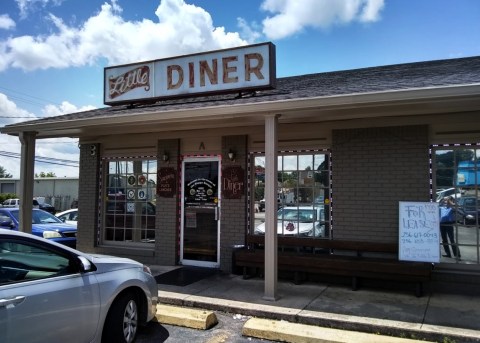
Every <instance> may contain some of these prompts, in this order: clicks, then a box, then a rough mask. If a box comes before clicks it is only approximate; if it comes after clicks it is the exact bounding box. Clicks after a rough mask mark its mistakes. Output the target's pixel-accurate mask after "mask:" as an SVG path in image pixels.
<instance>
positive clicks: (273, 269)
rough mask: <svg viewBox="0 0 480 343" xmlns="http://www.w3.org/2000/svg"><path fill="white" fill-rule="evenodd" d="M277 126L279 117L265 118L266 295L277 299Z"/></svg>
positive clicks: (268, 297)
mask: <svg viewBox="0 0 480 343" xmlns="http://www.w3.org/2000/svg"><path fill="white" fill-rule="evenodd" d="M277 124H278V115H267V116H265V295H264V297H263V298H264V299H266V300H271V301H275V300H277V299H278V297H277V279H278V275H277V274H278V273H277V170H278V166H277V144H278V143H277Z"/></svg>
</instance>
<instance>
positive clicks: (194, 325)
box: [156, 304, 218, 330]
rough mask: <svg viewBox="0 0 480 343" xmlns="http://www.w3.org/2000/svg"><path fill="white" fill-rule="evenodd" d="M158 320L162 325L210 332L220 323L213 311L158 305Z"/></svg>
mask: <svg viewBox="0 0 480 343" xmlns="http://www.w3.org/2000/svg"><path fill="white" fill-rule="evenodd" d="M156 317H157V320H158V322H159V323H161V324H169V325H176V326H184V327H187V328H191V329H198V330H208V329H210V328H211V327H212V326H214V325H216V324H217V323H218V320H217V316H216V315H215V313H214V312H213V311H208V310H202V309H194V308H186V307H179V306H171V305H162V304H159V305H157V314H156Z"/></svg>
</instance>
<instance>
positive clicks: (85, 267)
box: [77, 256, 96, 273]
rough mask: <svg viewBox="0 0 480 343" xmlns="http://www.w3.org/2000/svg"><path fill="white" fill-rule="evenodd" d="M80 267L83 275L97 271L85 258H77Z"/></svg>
mask: <svg viewBox="0 0 480 343" xmlns="http://www.w3.org/2000/svg"><path fill="white" fill-rule="evenodd" d="M77 259H78V261H79V265H80V272H81V273H88V272H92V271H94V270H96V268H95V266H94V265H93V264H92V262H90V261H89V260H88V259H86V258H85V257H83V256H77Z"/></svg>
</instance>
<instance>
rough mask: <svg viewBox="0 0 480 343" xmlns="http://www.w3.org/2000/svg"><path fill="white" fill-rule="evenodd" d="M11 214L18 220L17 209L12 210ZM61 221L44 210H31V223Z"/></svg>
mask: <svg viewBox="0 0 480 343" xmlns="http://www.w3.org/2000/svg"><path fill="white" fill-rule="evenodd" d="M12 215H13V216H14V217H15V219H16V220H17V221H18V220H19V219H18V216H19V211H12ZM52 223H62V221H61V220H60V219H58V218H57V217H55V216H53V215H51V214H50V213H47V212H45V211H41V210H40V211H35V210H34V211H32V224H52Z"/></svg>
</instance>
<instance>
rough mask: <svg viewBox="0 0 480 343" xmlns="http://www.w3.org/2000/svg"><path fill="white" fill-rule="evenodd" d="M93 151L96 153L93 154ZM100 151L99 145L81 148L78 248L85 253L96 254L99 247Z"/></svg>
mask: <svg viewBox="0 0 480 343" xmlns="http://www.w3.org/2000/svg"><path fill="white" fill-rule="evenodd" d="M92 147H95V148H94V149H92ZM93 150H94V151H95V153H92V151H93ZM99 150H100V146H99V144H82V145H81V146H80V172H79V178H78V183H79V189H78V211H79V220H78V223H77V248H78V249H79V250H81V251H84V252H95V246H96V245H97V228H98V224H97V221H98V187H99V186H98V181H99V180H98V178H99V172H98V170H99V166H100V157H99V156H100V151H99ZM84 213H85V215H83V214H84Z"/></svg>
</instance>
